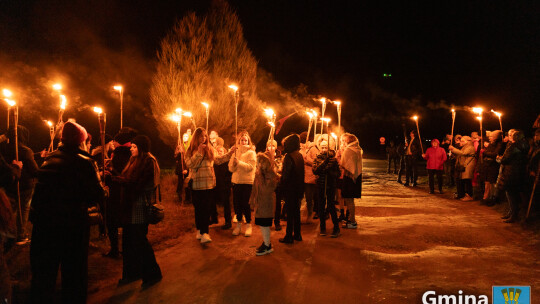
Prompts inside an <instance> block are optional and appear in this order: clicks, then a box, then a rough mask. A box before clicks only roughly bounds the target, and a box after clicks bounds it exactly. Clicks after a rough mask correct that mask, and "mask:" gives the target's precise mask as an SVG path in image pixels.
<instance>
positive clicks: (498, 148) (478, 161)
mask: <svg viewBox="0 0 540 304" xmlns="http://www.w3.org/2000/svg"><path fill="white" fill-rule="evenodd" d="M386 155H387V161H388V170H387V173H392V172H393V173H394V174H397V176H398V177H397V182H398V183H400V184H403V185H404V186H412V187H416V186H417V180H418V164H417V162H418V161H419V160H421V159H424V160H426V169H427V173H428V184H429V193H430V194H434V193H435V176H436V177H437V189H438V191H439V193H440V194H442V193H443V184H444V181H443V177H444V178H445V179H446V185H447V187H448V188H449V189H452V190H453V189H454V187H455V190H456V192H455V193H454V197H455V198H456V199H459V200H461V201H464V202H467V201H475V200H480V201H481V204H483V205H486V206H493V205H495V204H498V203H500V202H502V201H503V199H502V196H503V195H505V196H506V201H507V202H508V212H507V213H506V214H505V215H503V216H502V219H503V220H504V221H505V222H506V223H514V222H516V221H518V220H519V217H520V208H521V206H522V205H524V204H525V203H529V198H530V197H531V196H530V195H532V194H531V193H532V191H533V188H534V185H535V183H538V181H537V176H538V174H539V173H538V170H539V161H540V128H538V129H536V131H535V133H534V138H532V139H530V140H527V139H526V138H525V135H524V133H523V132H522V131H520V130H515V129H511V130H509V131H508V132H507V133H506V134H503V132H502V131H501V130H495V131H491V132H490V131H487V132H486V137H485V138H481V137H480V136H479V135H478V132H472V133H471V135H470V136H468V135H464V136H462V135H459V134H458V135H455V136H453V137H452V135H450V134H447V135H446V137H445V138H444V139H442V143H441V141H439V140H438V139H433V140H431V147H429V148H427V149H426V150H425V151H423V148H422V146H421V143H420V141H419V139H418V136H417V133H416V131H411V132H410V137H408V138H405V140H404V141H403V142H402V143H401V144H397V145H396V144H395V142H393V141H392V142H390V144H388V145H387V146H386ZM392 166H393V170H391V169H392ZM403 175H405V182H403V181H402V176H403ZM533 197H534V196H533Z"/></svg>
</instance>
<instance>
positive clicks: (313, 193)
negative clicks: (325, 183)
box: [304, 184, 319, 217]
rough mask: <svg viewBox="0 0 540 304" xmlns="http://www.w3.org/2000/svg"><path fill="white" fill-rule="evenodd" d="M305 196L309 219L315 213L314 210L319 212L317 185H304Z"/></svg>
mask: <svg viewBox="0 0 540 304" xmlns="http://www.w3.org/2000/svg"><path fill="white" fill-rule="evenodd" d="M304 196H305V198H306V208H307V211H308V217H310V216H311V214H312V213H313V210H315V212H317V209H318V208H319V207H318V206H319V192H318V191H317V185H316V184H304Z"/></svg>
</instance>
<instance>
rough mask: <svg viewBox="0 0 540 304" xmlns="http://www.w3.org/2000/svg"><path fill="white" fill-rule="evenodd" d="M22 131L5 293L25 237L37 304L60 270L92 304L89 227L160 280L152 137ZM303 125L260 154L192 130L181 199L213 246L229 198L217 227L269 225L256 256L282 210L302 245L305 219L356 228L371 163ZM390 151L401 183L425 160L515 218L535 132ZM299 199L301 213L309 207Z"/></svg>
mask: <svg viewBox="0 0 540 304" xmlns="http://www.w3.org/2000/svg"><path fill="white" fill-rule="evenodd" d="M17 131H18V132H17V133H16V132H15V130H14V128H13V127H11V128H10V129H9V130H8V132H7V133H6V134H4V135H2V137H0V167H1V174H0V199H1V202H2V203H1V204H0V216H1V218H2V220H1V221H0V237H1V238H2V240H1V241H0V280H1V282H0V286H1V287H0V293H1V294H0V295H1V296H2V298H5V299H9V297H10V295H9V293H10V292H11V288H10V277H9V271H8V268H7V266H6V261H5V259H4V252H6V251H7V250H9V249H10V248H11V247H13V246H15V245H24V244H27V243H30V263H31V271H32V282H31V294H30V302H31V303H44V302H53V301H54V297H55V285H56V277H57V275H58V272H59V270H60V271H61V274H62V292H61V297H62V301H63V302H66V303H84V302H85V301H86V296H87V276H88V246H89V239H90V226H91V225H92V224H99V225H100V232H101V233H102V234H103V235H107V236H108V239H109V244H110V250H109V251H108V252H107V253H104V256H105V257H108V258H115V259H120V258H122V260H123V271H122V277H121V278H119V284H127V283H131V282H134V281H138V280H142V286H143V287H144V286H151V285H153V284H155V283H157V282H159V281H160V280H161V278H162V273H161V269H160V266H159V264H158V263H157V261H156V258H155V256H154V251H153V249H152V246H151V244H150V243H149V241H148V239H147V234H148V227H149V222H150V220H149V209H150V207H151V206H153V205H155V204H156V203H158V202H159V201H160V200H161V198H160V195H161V194H160V166H159V165H158V161H157V160H156V158H155V157H154V156H153V155H152V153H151V152H150V150H151V141H150V139H149V138H148V137H147V136H144V135H140V134H138V133H137V131H136V130H134V129H132V128H127V127H126V128H123V129H121V130H120V131H119V132H118V133H117V134H116V135H115V136H114V137H112V136H108V135H107V136H105V137H104V140H103V142H102V145H99V146H98V147H96V148H95V149H91V136H90V134H88V133H87V132H86V130H85V128H84V127H83V126H81V125H79V124H78V123H77V122H75V121H73V120H69V121H67V122H66V123H63V125H62V126H61V128H59V131H58V135H59V143H58V148H57V149H56V150H54V151H42V152H41V153H33V151H32V150H31V149H30V148H29V147H28V138H29V134H28V130H27V129H26V128H24V127H22V126H18V128H17ZM15 134H17V136H15ZM306 135H307V134H306V132H304V133H302V134H290V135H288V136H287V137H285V138H284V139H283V140H282V142H281V144H278V143H277V142H276V141H275V140H273V139H270V140H269V141H268V142H267V143H266V146H265V149H264V150H263V151H256V149H255V145H254V143H253V142H252V140H251V137H250V134H249V133H248V132H247V131H242V132H240V133H239V134H238V136H237V139H236V141H235V143H234V144H233V145H232V146H231V147H230V148H227V147H226V146H225V141H224V140H223V138H221V137H219V134H218V133H217V132H216V131H212V132H210V134H208V133H207V130H205V129H204V128H196V129H195V130H194V131H193V133H192V132H191V130H188V132H186V134H184V136H183V140H182V142H181V143H180V144H179V145H178V146H177V147H176V150H175V159H176V168H175V173H176V175H177V176H178V187H177V194H178V199H179V201H180V202H184V203H191V204H192V205H193V207H194V211H195V212H194V214H195V218H194V224H195V227H196V233H195V238H196V240H198V242H200V243H201V244H203V245H205V246H207V244H208V243H210V242H212V238H211V236H210V229H209V227H210V226H211V225H214V224H217V223H219V214H220V212H218V206H222V207H223V212H222V216H223V219H224V221H223V225H222V226H221V229H223V230H232V231H231V234H232V235H233V236H240V235H243V236H245V237H250V236H251V235H252V234H253V225H256V226H258V227H259V228H260V231H261V235H262V243H261V245H260V246H259V247H258V248H257V249H256V250H255V252H254V254H256V255H266V254H269V253H272V252H273V251H274V249H275V247H274V246H273V244H272V243H271V237H270V236H271V231H272V229H271V228H272V226H274V231H280V230H282V226H281V221H282V220H283V221H286V229H285V233H284V236H283V237H282V238H279V242H280V243H283V244H294V243H295V242H301V241H302V231H301V225H300V223H301V221H305V222H313V221H318V225H319V235H320V236H321V237H324V236H326V235H327V227H326V225H327V221H328V220H331V222H332V230H331V232H330V236H331V237H332V238H337V237H340V235H341V228H345V229H356V228H357V223H356V214H355V199H358V198H361V196H362V168H363V166H362V164H363V151H362V148H361V147H360V144H359V142H358V139H357V137H356V136H355V135H353V134H351V133H343V134H342V135H341V136H340V137H339V138H338V137H334V136H329V135H328V134H316V135H315V136H314V137H313V141H309V140H307V139H306ZM386 151H387V156H388V173H392V172H393V173H394V174H397V182H398V183H401V184H403V185H405V186H412V187H416V186H417V184H418V166H419V161H420V160H421V159H422V158H423V159H424V160H426V169H427V172H428V183H429V193H430V194H435V190H436V189H435V177H437V190H438V192H439V193H441V194H442V193H443V184H444V180H443V177H444V178H445V179H446V186H447V187H449V189H453V187H454V186H455V187H456V193H455V198H456V199H459V200H461V201H471V200H475V199H477V198H478V199H480V200H481V201H482V203H483V204H485V205H493V204H496V203H498V202H499V201H500V198H501V196H502V194H503V193H504V194H506V198H507V201H508V204H509V208H508V214H505V215H504V216H503V219H504V220H505V221H506V222H509V223H511V222H515V221H517V220H518V217H519V215H520V206H521V205H522V203H523V202H524V200H525V196H526V193H530V189H531V186H532V185H533V184H534V180H535V178H536V179H537V177H538V164H539V160H540V129H537V130H536V133H535V136H534V139H533V140H532V141H530V142H529V141H527V140H526V139H525V137H524V134H523V132H521V131H519V130H510V131H509V132H508V133H507V134H506V135H504V134H503V133H502V132H501V131H498V130H497V131H492V132H487V137H486V138H480V136H478V134H477V133H476V132H473V133H472V134H471V135H470V136H461V135H456V136H454V137H453V138H452V136H450V135H447V136H446V137H445V138H444V139H443V140H442V141H439V140H438V139H433V140H432V141H431V147H428V148H427V149H426V150H425V151H424V147H423V146H422V143H421V142H420V138H419V137H418V135H417V133H416V131H412V132H410V134H409V137H408V138H406V139H405V140H404V141H403V142H402V143H401V144H395V142H390V144H389V145H388V146H387V147H386ZM257 152H258V153H257ZM392 165H393V167H394V168H393V169H394V170H393V171H392V170H391V167H392ZM403 176H404V177H405V180H404V181H403V180H402V178H403ZM536 182H537V181H536ZM304 200H305V206H306V212H305V215H306V218H305V219H304V218H302V216H301V212H300V210H301V205H302V202H303V201H304ZM231 203H232V206H233V208H231ZM233 211H234V216H233V213H232V212H233ZM252 219H254V220H252ZM28 220H30V221H31V223H32V232H31V234H30V233H29V231H27V230H28V227H29V224H28ZM120 228H121V229H122V233H121V236H122V242H121V243H122V248H121V249H122V250H120V242H119V235H120V233H119V229H120ZM107 232H108V233H107ZM30 238H31V241H30Z"/></svg>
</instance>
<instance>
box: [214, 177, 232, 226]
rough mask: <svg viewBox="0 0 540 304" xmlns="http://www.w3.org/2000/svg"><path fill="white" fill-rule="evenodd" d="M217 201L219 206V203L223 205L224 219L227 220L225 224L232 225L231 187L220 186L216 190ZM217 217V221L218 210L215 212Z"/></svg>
mask: <svg viewBox="0 0 540 304" xmlns="http://www.w3.org/2000/svg"><path fill="white" fill-rule="evenodd" d="M214 191H215V192H214V195H215V201H216V204H214V205H217V204H219V203H221V204H223V217H224V218H225V223H231V187H227V186H220V187H217V188H215V190H214ZM215 216H216V219H217V210H215Z"/></svg>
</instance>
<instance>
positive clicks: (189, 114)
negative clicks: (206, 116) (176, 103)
mask: <svg viewBox="0 0 540 304" xmlns="http://www.w3.org/2000/svg"><path fill="white" fill-rule="evenodd" d="M182 115H184V116H185V117H191V116H193V114H191V112H184V114H182Z"/></svg>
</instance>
